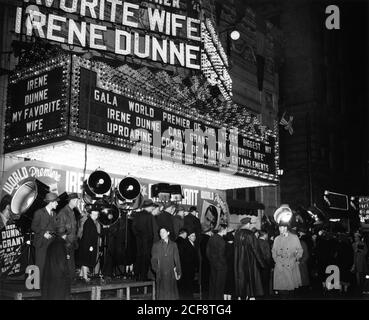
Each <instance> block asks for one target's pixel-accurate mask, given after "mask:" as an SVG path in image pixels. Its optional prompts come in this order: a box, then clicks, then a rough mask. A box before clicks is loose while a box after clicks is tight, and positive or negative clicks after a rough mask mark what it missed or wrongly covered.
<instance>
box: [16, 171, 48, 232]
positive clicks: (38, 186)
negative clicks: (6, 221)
mask: <svg viewBox="0 0 369 320" xmlns="http://www.w3.org/2000/svg"><path fill="white" fill-rule="evenodd" d="M48 192H50V188H49V186H47V185H46V184H44V183H42V182H41V181H40V180H38V179H36V178H28V179H26V180H25V181H24V182H23V184H22V185H21V186H20V187H19V188H18V190H17V191H16V192H15V193H14V195H13V197H12V200H11V202H10V210H11V212H12V214H13V215H14V218H15V220H16V225H17V227H19V228H20V229H21V231H22V233H26V232H29V231H30V229H31V223H32V219H33V214H34V212H35V211H36V210H37V209H40V208H42V207H43V206H44V205H45V202H44V199H45V196H46V194H47V193H48Z"/></svg>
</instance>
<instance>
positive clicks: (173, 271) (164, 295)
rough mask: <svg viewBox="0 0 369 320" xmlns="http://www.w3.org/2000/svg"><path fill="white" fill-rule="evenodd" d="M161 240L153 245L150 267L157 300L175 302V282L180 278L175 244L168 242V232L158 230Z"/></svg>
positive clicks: (161, 229) (176, 291)
mask: <svg viewBox="0 0 369 320" xmlns="http://www.w3.org/2000/svg"><path fill="white" fill-rule="evenodd" d="M159 233H160V238H161V240H159V241H157V242H155V243H154V245H153V247H152V251H151V267H152V269H153V271H154V273H155V280H156V289H157V291H156V292H157V296H156V298H157V299H158V300H177V299H178V287H177V280H179V279H180V278H181V276H182V269H181V262H180V258H179V252H178V247H177V244H176V243H175V242H173V241H171V240H170V238H169V235H170V231H169V230H168V229H167V228H165V227H161V228H160V231H159Z"/></svg>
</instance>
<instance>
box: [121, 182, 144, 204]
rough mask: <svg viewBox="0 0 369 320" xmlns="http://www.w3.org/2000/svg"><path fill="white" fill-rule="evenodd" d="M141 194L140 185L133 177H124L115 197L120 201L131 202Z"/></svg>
mask: <svg viewBox="0 0 369 320" xmlns="http://www.w3.org/2000/svg"><path fill="white" fill-rule="evenodd" d="M140 194H141V184H140V183H139V181H138V180H137V179H135V178H133V177H126V178H124V179H122V180H121V181H120V182H119V185H118V188H117V197H118V198H119V200H121V201H133V200H135V199H136V198H137V197H138V196H139V195H140Z"/></svg>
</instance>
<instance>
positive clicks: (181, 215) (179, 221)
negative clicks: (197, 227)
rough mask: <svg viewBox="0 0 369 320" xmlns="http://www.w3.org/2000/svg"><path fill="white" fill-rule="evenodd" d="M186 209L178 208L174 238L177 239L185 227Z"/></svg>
mask: <svg viewBox="0 0 369 320" xmlns="http://www.w3.org/2000/svg"><path fill="white" fill-rule="evenodd" d="M184 215H185V209H184V207H183V206H178V207H177V209H176V211H175V214H174V216H173V228H174V237H175V238H176V239H177V237H178V236H179V231H180V230H181V229H182V228H183V227H184Z"/></svg>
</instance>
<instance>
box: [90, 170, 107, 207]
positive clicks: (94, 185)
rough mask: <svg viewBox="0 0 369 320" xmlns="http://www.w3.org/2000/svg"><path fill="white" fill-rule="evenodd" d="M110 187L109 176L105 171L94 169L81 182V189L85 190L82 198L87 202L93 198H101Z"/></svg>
mask: <svg viewBox="0 0 369 320" xmlns="http://www.w3.org/2000/svg"><path fill="white" fill-rule="evenodd" d="M110 188H111V178H110V176H109V175H108V174H107V173H106V172H105V171H101V170H96V171H94V172H92V173H91V174H90V176H89V177H88V179H87V180H85V181H84V182H83V190H84V191H85V196H84V200H85V201H86V202H87V203H91V202H93V200H96V199H99V198H101V197H102V196H103V195H104V194H106V193H107V192H108V191H110ZM86 195H87V196H86Z"/></svg>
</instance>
